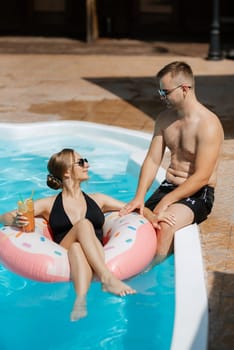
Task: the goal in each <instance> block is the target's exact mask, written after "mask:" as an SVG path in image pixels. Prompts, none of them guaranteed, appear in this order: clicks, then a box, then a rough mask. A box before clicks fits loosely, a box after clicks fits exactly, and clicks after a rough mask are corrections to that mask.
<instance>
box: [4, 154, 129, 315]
mask: <svg viewBox="0 0 234 350" xmlns="http://www.w3.org/2000/svg"><path fill="white" fill-rule="evenodd" d="M88 168H89V164H88V161H87V159H85V158H81V156H80V155H79V154H78V153H77V152H75V151H74V150H72V149H63V150H62V151H61V152H58V153H56V154H54V155H52V157H51V158H50V160H49V162H48V171H49V175H48V176H47V185H48V186H49V187H51V188H53V189H55V190H58V189H61V190H62V191H61V192H60V193H59V194H58V195H57V196H56V195H55V196H51V197H47V198H43V199H39V200H36V201H35V202H34V211H35V216H39V217H43V218H44V219H45V220H47V221H48V222H49V225H50V228H51V231H52V233H53V239H54V241H55V242H57V243H58V244H60V245H61V246H63V247H64V248H66V249H67V250H68V258H69V262H70V268H71V278H72V280H73V283H74V287H75V291H76V295H77V297H76V300H75V303H74V306H73V310H72V312H71V321H76V320H78V319H80V318H82V317H85V316H86V315H87V309H86V295H87V292H88V289H89V286H90V283H91V281H92V278H93V276H94V274H95V275H96V276H97V277H98V278H99V280H100V281H101V283H102V286H103V290H105V291H107V292H110V293H113V294H116V295H120V296H125V295H126V294H134V293H136V291H135V290H134V289H132V288H131V287H129V286H128V285H126V284H125V283H123V282H122V281H120V280H119V279H117V278H116V277H115V276H114V275H113V274H112V273H111V272H110V271H109V270H108V268H107V266H106V264H105V260H104V250H103V246H102V235H103V233H102V226H103V224H104V214H103V213H104V212H107V211H111V210H120V209H121V208H122V207H123V205H124V204H123V203H122V202H120V201H118V200H115V199H114V198H111V197H109V196H106V195H104V194H101V193H95V194H89V195H87V194H86V193H84V192H83V191H82V190H81V187H80V184H81V182H83V181H85V180H87V179H88V178H89V176H88ZM0 222H1V223H2V224H4V225H15V226H18V227H23V226H25V225H27V224H28V222H27V218H26V217H24V216H23V215H22V214H21V213H20V212H17V211H16V210H15V211H12V212H8V213H5V214H3V215H1V216H0Z"/></svg>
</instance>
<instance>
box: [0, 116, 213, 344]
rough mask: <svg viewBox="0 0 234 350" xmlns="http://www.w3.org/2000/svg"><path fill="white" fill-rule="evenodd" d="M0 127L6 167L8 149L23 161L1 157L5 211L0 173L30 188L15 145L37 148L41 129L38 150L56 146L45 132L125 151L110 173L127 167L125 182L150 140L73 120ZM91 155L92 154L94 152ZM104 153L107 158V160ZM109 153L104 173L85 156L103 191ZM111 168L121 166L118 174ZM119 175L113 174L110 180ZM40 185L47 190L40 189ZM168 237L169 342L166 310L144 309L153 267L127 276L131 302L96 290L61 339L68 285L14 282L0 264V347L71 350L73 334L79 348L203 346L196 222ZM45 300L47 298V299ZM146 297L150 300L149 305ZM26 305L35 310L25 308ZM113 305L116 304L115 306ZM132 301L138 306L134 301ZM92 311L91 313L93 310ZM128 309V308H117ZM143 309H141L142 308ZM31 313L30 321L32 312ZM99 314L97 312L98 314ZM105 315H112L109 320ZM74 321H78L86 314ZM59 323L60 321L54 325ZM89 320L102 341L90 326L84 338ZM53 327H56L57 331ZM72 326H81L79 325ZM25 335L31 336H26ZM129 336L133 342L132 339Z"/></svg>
mask: <svg viewBox="0 0 234 350" xmlns="http://www.w3.org/2000/svg"><path fill="white" fill-rule="evenodd" d="M0 133H1V145H0V154H1V155H2V156H3V157H4V156H5V155H6V150H8V149H9V143H10V144H14V148H13V149H11V155H12V156H13V161H12V162H13V163H12V164H13V168H14V165H16V164H14V154H16V153H17V151H19V152H20V154H21V156H22V161H23V166H21V167H20V166H19V167H18V171H17V172H16V171H13V172H12V171H10V166H9V162H8V159H7V157H6V159H5V163H4V166H5V167H3V166H1V167H0V171H1V173H0V176H1V183H0V186H1V187H0V192H1V190H2V189H4V191H5V192H4V196H3V197H2V201H3V202H2V203H4V204H3V206H2V207H3V208H5V209H7V206H8V205H9V209H11V208H12V205H11V204H10V199H11V200H12V203H13V205H14V203H15V195H14V194H13V192H12V190H13V188H11V187H10V185H9V183H8V184H6V182H5V181H2V174H5V178H9V179H11V178H13V179H14V177H21V181H25V180H26V184H27V186H26V188H25V192H28V193H31V190H32V183H30V181H31V177H26V178H25V177H24V168H25V166H26V163H27V161H26V160H29V158H30V157H29V158H26V159H24V150H22V144H24V145H25V150H26V151H28V148H27V147H29V150H30V151H33V150H34V151H35V150H36V152H37V153H39V154H41V149H42V144H43V142H44V141H43V139H44V136H45V134H46V135H47V136H48V138H49V140H50V142H48V143H47V145H46V146H47V148H46V151H47V150H49V147H51V146H52V147H54V149H55V151H57V146H58V145H59V144H56V142H57V141H56V142H55V141H54V139H53V138H54V137H55V139H56V137H59V140H60V139H61V138H62V137H63V136H64V135H66V136H67V137H74V136H75V137H76V138H77V142H79V143H78V145H79V151H80V152H81V151H82V149H81V147H82V137H85V138H88V139H89V140H95V144H96V142H101V143H104V144H105V145H106V146H107V147H105V151H107V152H108V151H110V150H111V149H112V146H116V147H117V149H118V150H120V153H119V157H120V158H121V157H124V156H125V155H129V156H127V161H126V162H125V163H124V164H125V165H124V167H122V168H121V167H120V165H118V164H117V167H116V168H114V169H113V170H112V174H115V175H116V174H120V173H121V172H122V175H121V178H122V179H123V178H125V176H124V174H125V172H126V171H127V173H129V174H130V176H131V177H132V180H134V179H135V180H136V178H137V176H138V173H139V168H140V165H141V164H142V161H143V159H144V156H145V154H146V151H147V149H148V145H149V142H150V139H151V135H150V134H147V133H142V132H138V131H133V130H127V129H124V128H120V127H112V126H107V125H101V124H95V123H87V122H80V121H59V122H46V123H32V124H7V123H1V124H0ZM31 140H33V146H32V144H31ZM54 142H55V144H54ZM66 146H67V145H66ZM26 153H27V155H29V154H30V152H26ZM94 155H95V156H96V154H94ZM42 156H43V157H48V153H47V152H45V153H43V154H42ZM100 156H101V159H102V156H103V150H100ZM109 156H111V158H110V157H109ZM27 157H28V156H27ZM114 157H115V158H116V157H117V154H115V153H112V152H110V153H109V154H108V157H107V162H106V163H105V166H104V170H105V169H107V168H108V173H107V172H104V173H103V169H99V170H98V168H99V166H100V163H99V162H98V157H97V158H95V157H94V158H93V160H95V159H96V160H97V162H96V164H95V163H93V165H94V164H95V171H96V172H97V175H98V174H99V175H100V174H102V175H103V174H105V181H104V182H105V189H108V183H107V182H106V179H107V178H108V177H109V179H110V176H108V174H111V169H109V165H110V164H109V163H108V162H109V159H112V158H114ZM44 160H45V159H44ZM0 161H1V165H2V164H3V162H2V158H0ZM22 168H23V169H22ZM30 169H31V167H30ZM93 170H94V167H93ZM119 170H121V171H120V172H119ZM41 175H42V174H40V176H38V179H36V180H38V181H39V188H43V191H44V190H45V188H44V180H42V177H41ZM164 175H165V170H164V169H160V170H159V173H158V176H157V180H158V181H159V182H161V181H162V180H163V178H164ZM119 180H120V178H119V179H118V181H119ZM135 180H134V181H135ZM40 181H41V183H40ZM118 181H117V183H118ZM101 182H102V181H101ZM130 183H131V181H130ZM99 184H100V181H99V179H98V181H96V183H95V184H94V188H95V190H96V188H98V187H96V186H99ZM120 184H121V186H120V188H121V189H122V190H121V191H120V193H119V195H120V198H121V199H124V196H125V195H127V196H128V195H129V194H130V188H129V187H127V190H126V189H125V190H123V187H122V185H123V184H122V183H120ZM115 186H116V181H115ZM110 187H111V188H112V187H113V183H112V184H111V185H110ZM117 187H118V186H117ZM84 190H87V192H88V191H89V190H88V189H87V188H85V189H84ZM45 191H48V189H46V190H45ZM42 193H43V192H42ZM12 194H13V196H12ZM37 194H38V192H37ZM130 197H131V196H130ZM126 198H127V197H126ZM17 200H18V198H17ZM0 205H1V204H0ZM174 241H175V242H174V246H175V255H174V256H173V257H172V260H171V258H170V259H167V260H166V261H165V263H164V264H162V266H161V267H165V270H163V271H162V273H161V276H163V275H164V276H165V275H168V280H167V281H168V283H173V293H174V280H175V305H174V304H173V307H174V306H175V309H174V308H173V312H174V311H175V317H174V325H171V326H172V328H173V336H172V340H171V335H170V334H169V333H168V332H167V328H165V329H164V328H163V327H162V328H161V325H162V326H163V325H164V324H165V323H168V314H167V313H166V309H163V310H161V311H162V313H160V314H158V313H157V312H156V313H155V310H154V309H153V308H152V306H153V305H156V304H157V303H158V302H159V304H162V305H164V304H163V303H162V301H161V300H160V297H159V296H160V293H158V291H160V288H161V286H163V280H161V279H160V278H159V276H160V273H159V274H158V276H157V278H156V277H155V275H154V273H155V271H158V269H159V266H157V267H156V269H153V270H152V271H150V273H149V274H148V273H147V274H143V275H140V276H138V277H136V279H132V280H131V283H132V284H133V285H134V286H135V287H136V288H137V289H138V291H140V293H138V295H137V298H138V297H139V298H140V299H139V300H138V301H137V302H134V299H133V298H132V299H130V302H131V304H125V303H126V299H123V300H122V299H121V300H119V298H116V297H113V296H111V297H110V296H109V295H108V296H106V295H105V294H104V295H103V293H101V298H99V295H98V296H97V297H98V301H99V302H100V304H99V305H101V306H100V307H99V306H98V305H97V303H96V300H95V302H94V301H93V302H94V307H93V308H92V307H91V310H94V317H95V318H94V323H90V324H87V323H85V327H84V328H85V331H84V333H83V332H82V330H83V329H84V328H83V326H81V323H80V322H79V327H81V328H79V327H78V328H73V330H72V328H69V332H67V333H66V334H67V336H66V337H64V330H66V327H67V324H65V323H64V322H65V321H64V319H65V318H66V316H67V313H68V312H69V310H70V308H69V307H70V305H68V302H69V301H70V299H69V295H70V294H69V293H72V291H71V290H69V288H70V287H69V285H70V284H59V285H56V288H55V289H53V286H52V285H46V286H44V285H42V290H40V288H39V286H38V284H36V285H35V283H34V282H31V281H26V280H24V279H23V280H22V279H21V278H20V277H18V276H14V275H13V274H9V272H8V271H6V270H5V269H4V268H3V267H0V288H1V289H0V307H1V310H2V311H3V314H5V315H6V319H5V318H3V317H2V318H1V319H0V326H1V325H2V326H3V327H2V329H1V332H0V335H1V336H0V348H1V350H2V349H3V350H9V349H10V350H12V349H15V348H16V342H17V348H19V347H20V346H24V347H25V348H26V349H29V348H30V349H31V347H35V349H36V350H37V348H38V349H39V348H40V346H41V348H43V347H45V348H46V349H61V350H64V347H65V348H66V349H77V346H76V345H74V343H73V340H74V342H76V341H79V340H81V345H80V346H81V347H80V348H79V349H97V348H98V346H99V349H108V350H109V349H111V350H112V349H118V350H119V349H131V348H132V347H134V349H138V348H142V344H144V348H145V349H164V348H163V346H165V348H168V346H170V345H169V344H170V342H171V347H170V349H171V350H188V349H191V350H205V349H207V339H208V301H207V295H206V286H205V280H204V269H203V261H202V253H201V244H200V238H199V229H198V227H197V225H189V226H187V227H185V228H183V229H181V230H179V231H177V232H176V233H175V240H174ZM167 265H168V266H167ZM172 266H173V268H174V267H175V272H174V270H173V272H172V273H171V275H170V274H168V270H167V269H168V267H169V270H170V268H172ZM152 273H153V277H152ZM15 278H16V279H15ZM138 278H139V279H138ZM138 281H139V283H138ZM154 281H156V283H158V287H159V290H157V293H156V295H155V294H154V291H153V289H152V282H153V283H154ZM172 281H173V282H172ZM28 286H29V287H28ZM58 287H59V288H58ZM31 288H32V289H31ZM93 288H97V285H96V284H94V285H93ZM170 288H171V287H170ZM44 291H45V293H44ZM169 294H170V293H169ZM6 296H7V300H9V303H7V304H6ZM8 296H9V299H8ZM34 296H35V297H34ZM151 296H152V298H151ZM135 297H136V296H134V298H135ZM113 298H114V299H113ZM68 299H69V301H68ZM72 299H73V295H72ZM64 300H66V301H67V303H62V302H63V301H64ZM165 300H166V296H165ZM42 301H48V302H49V304H50V305H53V307H52V309H50V308H49V307H48V305H46V307H45V308H44V307H43V308H42V309H40V306H41V305H42V304H41V303H42ZM51 301H52V302H53V303H52V304H51ZM148 301H149V303H148ZM70 302H71V301H70ZM151 302H152V303H153V304H151ZM112 303H113V305H114V311H113V310H111V306H112ZM165 304H166V306H167V305H168V304H169V309H170V308H171V304H170V303H169V302H168V300H166V303H165ZM33 305H34V306H35V308H33ZM116 305H117V306H118V307H116ZM125 305H126V306H125ZM130 305H131V307H130ZM136 305H137V306H138V307H136ZM18 306H19V308H18ZM68 306H69V307H68ZM15 307H16V310H15ZM64 307H65V308H66V310H65V311H66V312H64V314H63V313H62V310H63V308H64ZM106 308H107V309H106ZM109 308H110V309H109ZM96 309H97V312H96V311H95V310H96ZM129 309H130V310H133V314H132V313H131V314H130V313H128V312H127V313H126V312H125V311H126V310H129ZM30 310H32V311H30ZM16 311H17V312H16ZM48 311H50V314H52V317H51V318H49V319H48V322H47V317H48ZM109 311H110V313H109ZM144 311H146V314H145V313H144ZM150 311H153V314H152V313H150ZM137 312H138V313H137ZM53 313H54V315H55V316H54V315H53ZM102 313H103V314H104V316H106V318H105V319H104V318H102ZM35 314H36V319H35V317H34V316H35ZM45 314H46V316H45ZM99 314H101V316H100V315H99ZM112 314H113V315H114V317H113V318H112ZM23 315H27V317H26V318H25V319H24V318H23ZM28 315H29V316H28ZM127 315H130V316H131V317H130V319H128V318H127V317H126V316H127ZM37 316H38V317H37ZM90 317H91V315H89V319H90ZM100 317H101V318H100ZM172 318H173V317H172ZM108 319H110V322H109V325H110V327H109V326H107V323H108ZM118 320H120V324H119V325H118V323H116V322H117V321H118ZM132 320H133V322H132ZM11 321H12V322H11ZM81 321H82V322H83V321H84V322H86V320H81ZM60 325H62V327H61V328H60ZM96 325H98V326H100V327H101V329H102V330H107V332H106V333H105V336H103V338H102V339H101V335H100V334H98V335H97V334H96V333H95V332H94V333H93V338H92V334H91V338H89V337H90V332H91V331H92V330H93V328H94V329H95V328H96ZM121 325H126V328H121ZM72 327H73V326H72ZM169 327H170V325H169ZM57 329H58V331H57ZM61 329H62V331H61V332H60V330H61ZM79 329H80V330H81V331H79ZM98 329H99V328H98ZM143 330H144V332H145V335H144V332H143ZM13 331H14V334H16V332H15V331H17V336H18V335H20V339H17V338H16V339H15V341H14V340H13V338H12V332H13ZM30 334H32V337H31V336H30ZM11 338H12V339H11ZM34 338H35V339H34ZM151 338H152V339H151ZM134 339H135V340H136V342H134ZM149 339H150V340H151V342H150V343H148V340H149ZM162 340H166V342H167V343H165V344H164V345H162V344H161V343H160V342H161V341H162ZM31 341H33V343H31ZM3 342H4V347H3ZM91 343H92V344H91ZM18 344H19V346H18ZM7 345H8V347H7ZM37 345H38V347H37ZM95 347H96V348H95Z"/></svg>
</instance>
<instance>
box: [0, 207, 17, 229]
mask: <svg viewBox="0 0 234 350" xmlns="http://www.w3.org/2000/svg"><path fill="white" fill-rule="evenodd" d="M16 215H17V210H12V211H9V212H7V213H4V214H2V215H0V223H1V224H2V225H4V226H17V225H16Z"/></svg>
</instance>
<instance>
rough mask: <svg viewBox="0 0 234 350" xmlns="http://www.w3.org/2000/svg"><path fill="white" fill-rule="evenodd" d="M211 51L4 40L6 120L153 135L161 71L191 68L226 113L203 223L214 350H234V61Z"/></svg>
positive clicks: (1, 72)
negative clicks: (178, 65) (212, 195)
mask: <svg viewBox="0 0 234 350" xmlns="http://www.w3.org/2000/svg"><path fill="white" fill-rule="evenodd" d="M65 44H66V45H65ZM56 45H57V51H56ZM30 47H31V48H30ZM160 48H161V49H160ZM207 50H208V45H207V44H199V43H196V44H195V43H193V44H191V43H189V44H188V43H177V44H176V43H165V42H164V43H161V42H160V43H156V42H154V43H151V45H150V44H149V43H144V42H138V41H127V40H124V41H122V42H121V41H101V42H99V43H95V45H94V46H93V47H92V46H90V45H89V46H87V45H86V44H84V43H77V42H75V41H73V40H72V41H70V40H69V39H56V40H54V41H51V39H43V38H34V39H33V38H0V77H1V82H0V89H1V100H0V122H12V123H15V122H18V123H24V122H37V121H51V120H84V121H91V122H96V123H103V124H108V125H117V126H121V127H125V128H129V129H134V130H141V131H145V132H149V133H152V131H153V125H154V120H155V118H156V117H157V113H158V112H159V111H160V110H161V108H162V107H161V104H160V102H159V101H158V100H157V98H156V94H155V87H156V85H155V81H154V78H153V77H154V76H155V73H156V72H157V71H158V70H159V69H160V68H161V67H162V66H163V65H165V64H166V63H168V62H170V61H173V60H177V59H178V60H185V61H187V62H188V63H189V64H191V66H192V67H193V70H194V73H195V75H196V82H197V94H198V97H199V99H200V100H201V101H202V102H203V103H204V104H206V105H207V106H208V107H209V108H211V109H212V110H214V111H215V112H216V113H217V114H218V115H219V117H220V120H221V122H222V124H223V126H224V130H225V143H224V150H223V154H222V159H221V165H220V168H219V180H218V185H217V188H216V200H215V205H214V209H213V212H212V214H211V216H210V217H209V218H208V220H207V221H205V222H204V223H202V224H201V225H200V230H201V235H200V238H201V244H202V252H203V258H204V272H205V277H206V283H207V293H208V298H209V310H210V313H209V350H230V349H232V347H233V344H234V308H233V304H234V278H233V277H234V262H233V256H234V254H233V253H234V210H233V193H234V182H233V170H234V103H233V91H234V62H233V61H232V60H221V61H217V62H215V61H207V60H206V59H205V57H206V54H207ZM194 293H196V291H194Z"/></svg>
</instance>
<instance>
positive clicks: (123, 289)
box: [102, 275, 136, 297]
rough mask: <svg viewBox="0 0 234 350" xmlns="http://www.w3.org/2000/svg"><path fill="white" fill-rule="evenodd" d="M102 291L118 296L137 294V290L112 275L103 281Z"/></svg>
mask: <svg viewBox="0 0 234 350" xmlns="http://www.w3.org/2000/svg"><path fill="white" fill-rule="evenodd" d="M102 289H103V291H105V292H110V293H113V294H116V295H120V296H122V297H123V296H125V295H127V294H135V293H136V290H135V289H133V288H131V287H130V286H128V285H127V284H125V283H123V282H122V281H120V280H119V279H117V278H116V277H115V276H113V275H111V276H108V277H107V278H103V279H102Z"/></svg>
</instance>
